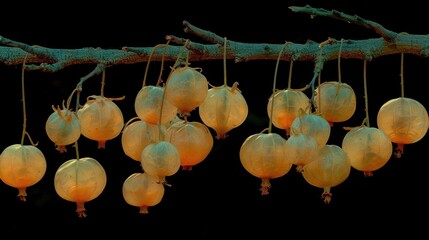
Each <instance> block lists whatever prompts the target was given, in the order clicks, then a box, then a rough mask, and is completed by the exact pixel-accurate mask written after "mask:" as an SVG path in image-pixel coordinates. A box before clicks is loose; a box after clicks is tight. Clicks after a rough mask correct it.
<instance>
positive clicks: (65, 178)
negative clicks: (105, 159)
mask: <svg viewBox="0 0 429 240" xmlns="http://www.w3.org/2000/svg"><path fill="white" fill-rule="evenodd" d="M106 182H107V176H106V172H105V171H104V168H103V166H102V165H101V164H100V163H99V162H98V161H97V160H95V159H94V158H91V157H84V158H80V159H70V160H67V161H65V162H64V163H63V164H61V165H60V167H59V168H58V169H57V171H56V173H55V177H54V187H55V191H56V192H57V194H58V195H59V196H60V197H61V198H63V199H64V200H67V201H70V202H75V203H76V213H77V215H78V216H79V217H86V216H87V215H86V209H85V203H86V202H89V201H91V200H93V199H95V198H97V197H98V196H99V195H100V194H101V193H102V192H103V190H104V188H105V186H106Z"/></svg>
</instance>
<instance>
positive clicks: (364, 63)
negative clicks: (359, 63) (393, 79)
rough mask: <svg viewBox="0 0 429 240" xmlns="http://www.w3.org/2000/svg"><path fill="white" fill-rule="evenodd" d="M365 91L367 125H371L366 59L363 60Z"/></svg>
mask: <svg viewBox="0 0 429 240" xmlns="http://www.w3.org/2000/svg"><path fill="white" fill-rule="evenodd" d="M363 91H364V98H365V114H366V116H365V118H366V123H367V127H370V125H369V109H368V88H367V84H366V60H364V61H363Z"/></svg>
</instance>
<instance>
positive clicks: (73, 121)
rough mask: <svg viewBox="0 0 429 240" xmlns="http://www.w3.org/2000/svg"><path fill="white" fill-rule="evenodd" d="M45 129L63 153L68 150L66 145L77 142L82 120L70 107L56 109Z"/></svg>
mask: <svg viewBox="0 0 429 240" xmlns="http://www.w3.org/2000/svg"><path fill="white" fill-rule="evenodd" d="M45 131H46V134H47V135H48V137H49V139H50V140H51V141H52V142H54V143H55V146H56V149H57V150H58V151H59V152H61V153H63V152H67V149H66V145H70V144H73V143H75V142H76V141H77V140H78V139H79V138H80V135H81V132H80V122H79V120H78V118H77V116H76V114H75V113H74V112H72V111H70V110H69V109H62V110H60V109H59V108H57V109H54V112H53V113H52V114H51V115H49V117H48V119H47V120H46V124H45Z"/></svg>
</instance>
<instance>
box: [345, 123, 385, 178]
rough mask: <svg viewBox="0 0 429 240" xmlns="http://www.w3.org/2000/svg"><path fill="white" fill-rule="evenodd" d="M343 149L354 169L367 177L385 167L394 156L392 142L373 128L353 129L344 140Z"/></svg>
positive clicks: (380, 131) (381, 132)
mask: <svg viewBox="0 0 429 240" xmlns="http://www.w3.org/2000/svg"><path fill="white" fill-rule="evenodd" d="M342 149H343V150H344V152H345V153H346V154H347V156H348V158H349V160H350V164H351V166H352V167H353V168H355V169H357V170H359V171H363V172H364V175H365V176H371V175H372V172H373V171H375V170H377V169H379V168H381V167H383V166H384V165H385V164H386V163H387V162H388V161H389V159H390V157H391V156H392V142H391V141H390V139H389V137H388V136H387V135H386V133H384V132H383V131H382V130H380V129H378V128H373V127H366V126H362V127H355V128H352V129H351V130H350V131H349V132H348V133H347V134H346V135H345V136H344V138H343V143H342Z"/></svg>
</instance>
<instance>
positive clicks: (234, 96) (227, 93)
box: [198, 82, 249, 139]
mask: <svg viewBox="0 0 429 240" xmlns="http://www.w3.org/2000/svg"><path fill="white" fill-rule="evenodd" d="M237 86H238V82H235V83H234V85H233V86H232V87H228V86H226V85H222V86H219V87H212V88H210V89H209V91H208V94H207V97H206V99H205V100H204V102H203V103H202V104H201V105H200V106H199V108H198V110H199V115H200V117H201V120H202V121H203V122H204V124H206V125H207V126H209V127H211V128H212V129H214V130H215V131H216V139H224V138H225V137H226V136H227V135H226V134H227V133H228V132H229V131H230V130H231V129H233V128H236V127H238V126H240V125H241V124H242V123H243V122H244V121H245V120H246V118H247V114H248V111H249V109H248V106H247V102H246V100H245V99H244V97H243V95H242V94H241V91H240V90H239V89H238V87H237Z"/></svg>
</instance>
